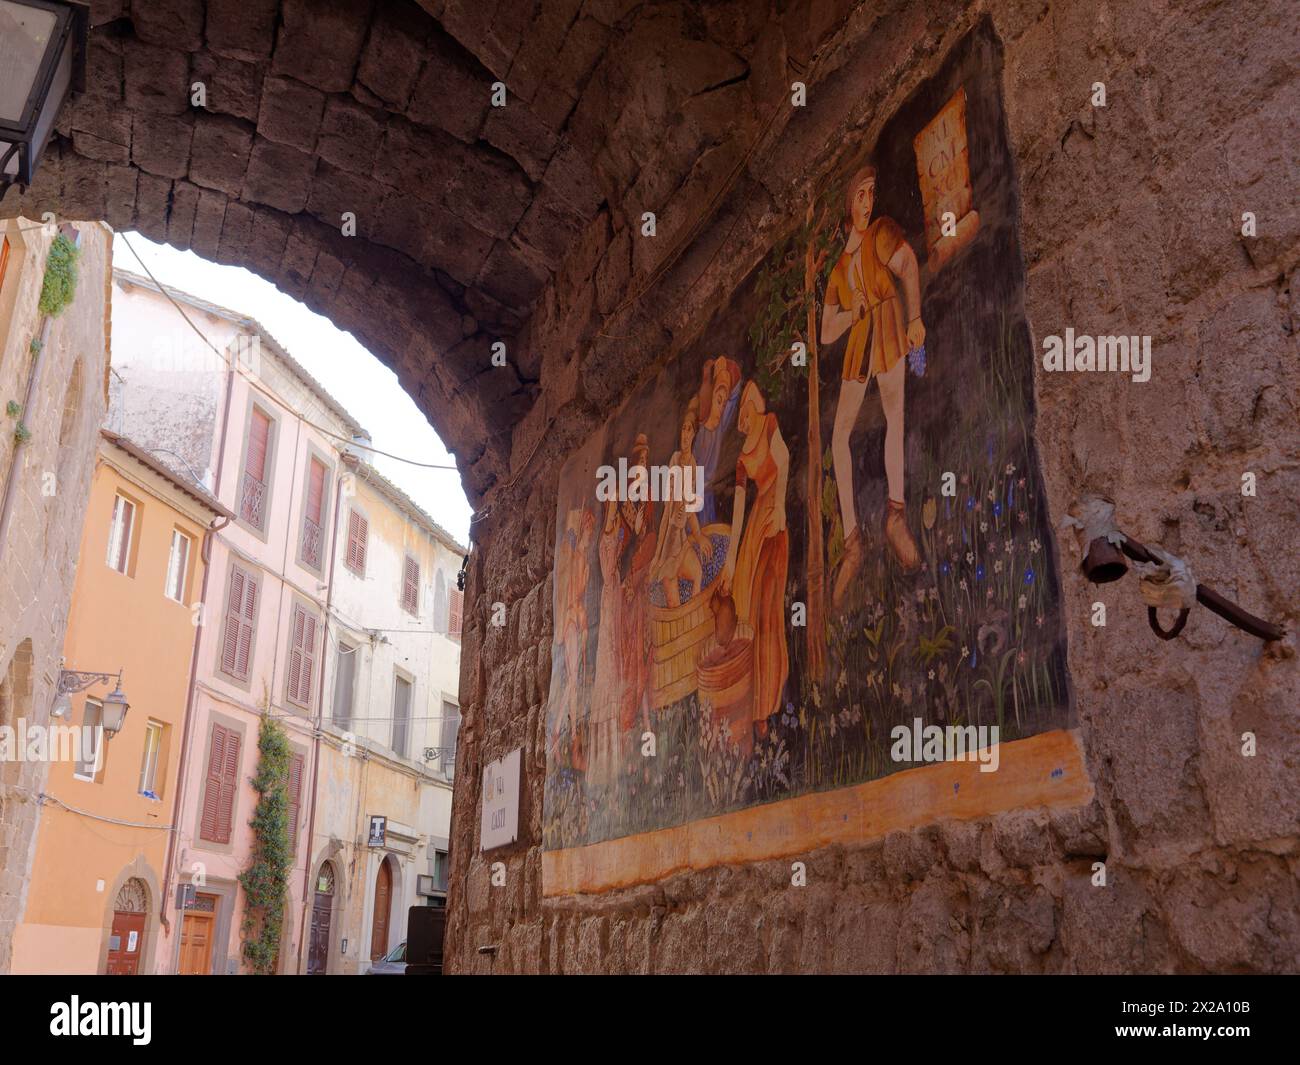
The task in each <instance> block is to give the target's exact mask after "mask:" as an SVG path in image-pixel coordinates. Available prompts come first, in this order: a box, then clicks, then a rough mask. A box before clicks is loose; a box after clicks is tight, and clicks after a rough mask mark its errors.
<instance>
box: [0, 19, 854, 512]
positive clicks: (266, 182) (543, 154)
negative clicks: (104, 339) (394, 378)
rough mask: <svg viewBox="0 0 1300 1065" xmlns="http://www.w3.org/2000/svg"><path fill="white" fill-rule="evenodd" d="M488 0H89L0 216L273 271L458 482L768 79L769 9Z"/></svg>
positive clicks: (686, 206) (636, 263)
mask: <svg viewBox="0 0 1300 1065" xmlns="http://www.w3.org/2000/svg"><path fill="white" fill-rule="evenodd" d="M733 6H734V5H733ZM741 6H744V5H741ZM749 6H753V5H749ZM760 6H762V5H760ZM499 7H500V9H499V10H498V5H494V4H467V3H461V2H458V0H452V2H447V0H421V2H420V3H418V4H417V3H416V2H414V0H378V2H376V0H325V2H321V0H183V2H177V3H168V4H161V5H153V4H143V3H131V2H129V0H97V2H96V3H94V4H93V5H92V27H93V28H92V30H91V37H90V46H89V60H88V71H87V79H86V80H87V87H86V91H85V93H84V94H82V95H80V96H77V97H75V98H73V99H72V100H71V101H70V103H69V105H68V106H66V107H65V108H64V110H63V112H62V114H61V115H60V117H59V120H58V123H57V125H56V129H57V132H58V136H57V138H56V139H55V140H54V141H53V142H52V143H51V144H50V146H49V148H48V150H47V153H46V156H45V159H44V161H43V163H42V165H41V168H40V170H39V172H38V175H37V179H36V183H35V184H34V186H33V187H32V188H31V189H30V190H29V191H28V192H27V194H26V195H23V196H21V197H20V196H17V195H14V194H11V195H10V196H9V197H7V198H6V200H5V201H4V202H3V203H0V215H12V214H23V215H25V216H26V217H31V218H38V217H40V216H41V214H42V212H44V211H54V212H55V213H56V214H58V215H60V216H62V217H70V218H86V219H95V218H103V219H105V220H106V221H108V222H109V223H110V224H111V225H112V226H113V227H114V228H116V229H118V230H131V229H136V230H139V231H140V232H141V233H142V234H144V235H145V236H146V237H148V238H150V239H151V240H155V241H165V242H166V243H169V244H171V245H173V246H175V247H178V248H189V249H192V250H194V251H195V252H196V253H198V254H199V255H202V256H204V257H206V258H209V259H213V260H216V261H219V262H223V263H227V264H231V265H237V266H244V267H247V268H248V269H250V270H252V271H254V272H256V273H258V274H260V275H262V276H263V277H265V278H267V279H268V280H271V281H272V282H274V283H275V284H276V285H278V286H279V287H280V288H281V289H282V290H283V291H285V292H286V293H288V294H289V295H291V296H294V297H295V298H299V299H301V300H303V301H304V302H305V303H307V304H308V306H310V307H311V308H312V309H314V310H316V311H318V312H320V313H322V314H324V315H326V316H327V317H329V318H330V319H332V320H333V321H334V322H335V324H336V325H338V326H339V327H340V328H342V329H345V330H348V331H350V332H353V333H354V334H355V335H356V336H357V337H358V339H360V340H361V341H362V342H363V343H364V344H365V346H366V347H368V348H369V349H370V350H371V351H372V352H374V353H375V354H376V355H377V356H378V357H379V358H381V359H382V360H383V361H385V362H386V363H388V364H389V365H390V366H392V367H393V369H394V370H395V371H396V372H397V374H398V376H399V379H400V380H401V382H402V384H403V386H404V387H405V388H406V389H407V390H408V391H409V392H410V393H411V395H412V396H413V397H414V398H415V399H416V402H417V404H418V405H419V406H421V407H422V408H423V409H424V410H425V411H426V413H427V414H428V415H429V417H430V420H431V421H432V422H433V424H434V427H435V428H436V429H437V430H438V432H439V434H440V435H441V436H442V438H443V440H444V441H445V442H446V443H447V445H448V446H449V448H450V449H451V450H452V451H453V452H454V453H455V454H456V456H457V460H458V463H459V465H460V468H461V472H462V475H463V477H464V480H465V486H466V490H467V491H468V492H469V494H470V496H471V498H472V499H473V500H475V501H477V500H478V499H479V498H481V496H482V495H483V494H484V493H485V492H487V491H488V490H489V489H490V488H491V487H492V486H493V485H494V484H498V483H500V482H501V481H503V480H505V479H506V477H507V475H508V474H509V473H510V466H509V461H508V458H509V454H508V453H509V450H510V448H509V440H510V436H511V434H512V432H513V431H514V430H516V428H517V427H519V426H520V424H521V423H522V422H524V421H525V420H526V419H527V417H528V414H529V412H530V411H532V410H534V408H535V401H536V398H537V395H538V390H539V384H540V380H541V378H542V361H543V360H542V353H543V351H544V350H546V349H548V348H554V349H555V350H557V351H572V350H573V349H574V348H575V347H576V342H577V341H578V340H579V338H580V337H581V336H583V335H589V334H591V333H592V332H594V331H595V329H596V326H597V322H596V319H597V317H598V316H600V315H608V314H609V313H610V311H612V310H613V309H614V307H615V305H616V304H617V303H619V302H620V301H621V299H622V297H623V296H624V295H625V294H626V292H625V290H626V288H627V287H628V285H629V282H630V280H631V278H632V277H633V275H634V274H636V273H645V272H648V271H649V270H651V269H653V268H655V267H657V266H659V265H660V259H661V255H660V253H659V250H657V249H655V248H654V247H647V248H646V249H644V250H638V251H637V252H636V254H635V255H634V254H633V251H632V242H631V238H630V229H629V227H628V221H627V220H628V219H630V218H634V219H636V221H637V224H638V225H639V224H640V218H641V215H642V213H643V212H644V211H647V210H649V211H656V212H659V214H660V216H661V222H660V229H659V232H660V235H661V239H660V240H659V241H658V245H659V248H660V249H662V250H663V251H667V249H668V247H669V246H670V245H671V244H672V243H673V237H674V235H681V233H682V232H683V230H684V228H685V227H686V225H687V223H688V222H689V221H690V220H691V216H692V215H693V214H698V213H699V209H700V207H702V206H704V205H705V204H706V203H707V202H708V199H709V197H710V196H711V195H712V194H713V193H714V192H715V191H716V190H717V189H718V188H719V187H721V185H722V184H723V182H724V179H726V178H727V176H728V172H729V171H731V170H732V168H733V167H734V165H735V164H736V163H737V162H738V160H739V159H740V157H741V154H742V149H741V146H742V145H743V144H745V143H747V142H748V140H749V139H750V138H751V135H752V133H753V132H754V130H755V129H756V126H757V118H756V116H757V114H758V109H757V102H758V99H759V98H760V96H762V97H768V96H772V94H773V93H774V92H775V91H776V90H777V89H779V88H780V84H779V82H780V78H779V77H778V78H777V80H776V81H771V82H770V83H769V81H768V80H767V79H754V80H751V78H750V64H749V61H748V60H747V59H745V58H744V57H743V53H744V52H745V51H746V50H753V48H755V47H756V46H757V44H758V43H759V40H760V37H762V36H763V34H764V31H765V29H767V27H768V25H769V23H770V18H769V14H770V13H768V12H765V11H758V10H755V11H752V12H749V11H746V12H741V11H738V10H734V11H733V10H724V9H719V10H705V11H703V12H699V13H696V12H694V11H691V10H689V9H687V8H686V7H685V6H683V7H682V8H681V9H678V8H675V7H672V6H669V7H666V8H661V9H657V10H653V11H642V10H639V9H637V10H633V9H634V7H635V5H632V4H629V3H625V2H618V0H602V2H586V3H573V2H552V0H546V2H538V3H534V4H503V5H500V6H499ZM819 17H821V18H824V19H826V20H828V21H829V20H833V19H834V18H837V17H838V15H837V14H836V13H835V12H827V13H824V14H823V15H821V16H819ZM767 36H768V37H770V38H771V44H773V45H775V44H777V41H778V39H779V38H780V37H781V36H782V35H781V34H776V35H775V36H773V35H772V34H771V32H770V31H769V32H768V33H767ZM806 36H807V32H806V30H804V29H800V30H799V31H798V33H797V34H796V35H795V36H793V37H792V38H791V41H790V44H789V45H780V46H779V47H778V48H777V51H776V52H775V53H774V55H775V56H776V57H777V65H778V66H779V67H781V66H784V65H785V60H784V54H785V51H786V50H787V48H790V49H791V50H794V51H806V50H807V48H808V45H807V43H806V41H805V40H804V38H805V37H806ZM759 80H761V82H762V83H761V85H759V84H755V81H759ZM647 85H652V88H651V89H649V90H647V89H646V86H647ZM498 86H503V87H504V93H505V95H504V98H501V97H499V96H498V99H499V100H501V99H503V100H504V106H500V107H495V106H493V95H494V92H497V87H498ZM670 204H673V205H674V206H673V209H672V210H669V205H670ZM345 216H346V217H345ZM349 221H350V222H352V223H354V225H355V235H352V236H345V235H344V228H345V225H346V224H347V223H348V222H349ZM664 237H667V238H669V239H662V238H664ZM566 264H567V269H566ZM598 264H600V276H599V278H598V284H596V285H593V284H591V281H590V278H591V274H592V272H593V270H595V268H596V267H597V265H598ZM576 284H581V285H582V286H583V292H582V294H581V298H580V303H579V306H578V307H576V308H574V310H577V311H578V312H579V313H578V314H577V315H573V314H570V313H566V314H563V315H560V314H557V309H558V306H559V305H560V302H564V301H567V299H568V294H567V292H566V290H567V289H569V288H572V287H573V286H574V285H576ZM557 301H559V302H557ZM566 334H571V335H566ZM497 341H501V342H503V343H505V344H506V350H507V366H505V367H494V366H493V365H492V362H491V345H492V344H493V343H495V342H497ZM566 358H567V356H566ZM556 368H557V369H559V368H560V367H559V366H557V367H556ZM575 369H576V367H575ZM489 370H493V371H499V372H488V371H489ZM609 383H610V382H608V381H601V382H600V386H599V387H600V388H603V387H605V386H606V385H607V384H609ZM569 387H570V388H571V389H572V387H573V386H569ZM574 395H575V393H573V392H572V391H571V392H570V396H571V397H573V396H574ZM591 399H592V400H593V401H595V402H599V397H598V396H597V395H593V396H592V397H591ZM543 414H545V415H548V416H549V415H552V414H553V411H541V410H538V411H536V412H535V413H534V415H533V420H534V421H537V420H539V419H540V417H541V416H542V415H543ZM539 429H540V426H537V427H533V428H531V429H530V430H529V432H530V442H531V441H532V439H533V438H535V436H536V433H537V432H538V430H539Z"/></svg>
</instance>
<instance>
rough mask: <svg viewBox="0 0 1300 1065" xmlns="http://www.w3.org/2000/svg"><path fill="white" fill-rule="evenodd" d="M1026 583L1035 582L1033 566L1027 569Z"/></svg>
mask: <svg viewBox="0 0 1300 1065" xmlns="http://www.w3.org/2000/svg"><path fill="white" fill-rule="evenodd" d="M1025 583H1026V584H1033V583H1034V571H1033V568H1032V567H1030V568H1029V569H1027V570H1025Z"/></svg>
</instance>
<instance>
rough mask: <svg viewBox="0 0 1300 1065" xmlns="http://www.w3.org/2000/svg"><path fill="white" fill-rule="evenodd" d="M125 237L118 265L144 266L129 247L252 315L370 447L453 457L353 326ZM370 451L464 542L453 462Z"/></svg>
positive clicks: (248, 276) (244, 275) (464, 518)
mask: <svg viewBox="0 0 1300 1065" xmlns="http://www.w3.org/2000/svg"><path fill="white" fill-rule="evenodd" d="M127 239H128V240H129V241H130V242H131V244H130V247H128V246H127V245H126V243H125V241H123V240H122V238H121V236H118V237H117V238H116V239H115V240H114V242H113V264H114V265H115V266H117V267H119V268H121V269H123V270H130V271H131V272H132V273H137V274H143V273H144V271H143V270H142V269H141V268H140V263H139V262H138V261H137V260H136V257H135V255H133V254H132V251H131V249H132V248H134V249H135V251H136V252H138V253H139V255H140V257H141V258H142V259H144V261H145V263H146V264H147V265H148V267H149V269H150V270H151V271H152V272H153V275H154V276H155V277H156V278H157V279H158V280H159V281H160V282H162V283H163V284H164V285H167V286H169V287H171V288H178V289H180V290H181V291H182V292H188V293H189V294H190V295H192V296H198V297H199V298H200V299H205V300H207V301H209V302H210V303H215V304H218V305H219V306H222V307H226V308H229V309H230V310H232V311H238V312H239V313H240V314H246V315H248V316H249V317H252V318H256V319H257V320H258V321H259V322H261V323H262V325H264V326H265V327H266V328H267V329H268V330H269V331H270V333H271V335H272V336H273V337H275V339H276V340H278V341H279V342H280V343H281V344H283V345H284V347H285V349H286V350H287V351H288V352H289V354H290V355H292V356H293V357H294V358H295V359H297V360H298V361H299V362H300V363H302V365H303V366H304V367H305V368H306V370H307V372H308V373H310V374H311V375H312V376H313V377H315V378H316V380H317V381H319V382H320V383H321V384H322V385H323V386H324V388H325V391H326V392H328V393H329V394H330V395H331V396H333V397H334V399H335V400H336V401H338V403H340V404H341V405H342V406H343V408H344V409H345V410H346V411H347V412H348V413H349V414H351V415H352V417H353V418H355V419H356V420H357V421H358V422H360V423H361V424H362V425H363V426H364V427H365V428H366V429H367V430H368V431H369V433H370V437H371V442H372V443H373V444H374V446H375V447H377V448H381V449H382V450H384V451H388V452H391V453H392V454H394V455H401V456H403V457H405V458H411V459H415V460H416V461H418V462H443V463H450V462H454V461H455V460H454V459H453V458H452V457H451V456H450V455H449V454H448V453H447V449H446V448H445V447H443V445H442V441H441V440H439V439H438V434H437V433H435V432H434V431H433V428H432V427H431V426H430V425H429V423H428V421H427V420H426V419H425V417H424V415H423V414H422V413H420V411H419V410H418V409H417V408H416V406H415V402H414V401H413V400H412V399H411V397H410V396H409V395H407V393H406V392H405V390H403V388H402V386H401V385H399V384H398V383H397V375H396V374H394V373H393V371H392V370H390V369H389V368H388V367H387V366H385V365H384V364H383V363H381V362H380V361H379V360H378V359H377V358H375V357H374V356H373V355H371V354H370V352H368V351H367V350H366V349H365V348H363V347H362V346H361V345H360V344H359V343H358V342H357V340H356V339H355V338H354V337H353V336H352V334H351V333H344V332H343V331H342V330H340V329H336V328H335V326H334V324H333V323H332V322H330V321H329V319H327V318H322V317H321V316H320V315H319V314H316V313H314V312H313V311H310V310H308V308H307V307H306V306H304V305H303V304H301V303H299V302H298V301H297V300H295V299H292V298H291V297H289V296H286V295H285V294H284V293H283V292H281V291H280V290H279V289H277V288H276V287H275V286H274V285H272V284H271V283H270V282H269V281H265V280H263V279H262V278H260V277H258V276H257V275H256V274H252V273H250V272H249V271H247V270H245V269H243V268H241V267H237V266H218V265H217V264H216V263H211V262H208V261H207V260H206V259H201V258H199V257H198V256H197V255H195V254H194V253H193V252H189V251H177V250H176V249H175V248H171V247H168V246H167V245H165V244H154V243H152V242H150V241H148V240H146V239H145V238H144V237H142V236H140V234H139V233H128V234H127ZM369 457H370V461H371V463H372V464H373V465H374V466H376V467H377V468H378V469H379V470H381V471H382V472H383V474H384V476H385V477H387V478H388V479H389V480H391V481H392V482H393V483H394V484H397V485H399V486H401V488H402V490H403V491H404V492H406V494H407V495H409V496H410V497H411V498H412V499H414V500H415V501H416V502H417V503H419V504H420V506H422V507H423V508H424V509H425V510H426V511H428V513H429V515H430V517H432V518H433V520H434V521H436V522H437V523H438V524H439V525H441V526H442V527H443V528H444V529H446V530H447V531H448V532H449V533H451V535H452V536H454V537H456V539H457V540H459V541H460V542H461V543H462V544H464V543H468V536H469V519H470V513H471V512H470V507H469V502H468V501H467V500H466V499H465V493H464V492H463V491H462V489H461V486H460V474H459V473H458V472H457V471H456V470H454V469H452V470H426V469H421V468H420V467H418V466H412V465H410V464H409V463H405V462H397V461H394V460H393V459H389V458H385V457H384V456H383V455H371V456H369Z"/></svg>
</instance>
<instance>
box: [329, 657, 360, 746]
mask: <svg viewBox="0 0 1300 1065" xmlns="http://www.w3.org/2000/svg"><path fill="white" fill-rule="evenodd" d="M356 677H357V649H356V648H355V647H353V646H352V645H351V644H349V643H344V642H343V641H342V640H339V654H338V659H337V662H336V665H335V669H334V724H336V725H338V726H339V727H340V728H347V727H348V724H349V722H351V720H352V698H353V690H354V688H355V686H356Z"/></svg>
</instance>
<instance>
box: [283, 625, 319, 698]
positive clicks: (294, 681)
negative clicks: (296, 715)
mask: <svg viewBox="0 0 1300 1065" xmlns="http://www.w3.org/2000/svg"><path fill="white" fill-rule="evenodd" d="M315 672H316V619H315V618H314V617H312V615H310V614H308V613H307V611H306V610H304V609H303V608H302V607H301V606H298V605H297V604H294V608H293V626H292V629H291V630H290V637H289V676H288V678H287V680H286V682H285V683H286V691H285V695H286V696H287V697H288V698H289V699H290V700H291V701H292V702H295V703H299V704H301V705H303V706H308V705H310V703H311V682H312V677H313V676H314V675H315Z"/></svg>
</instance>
